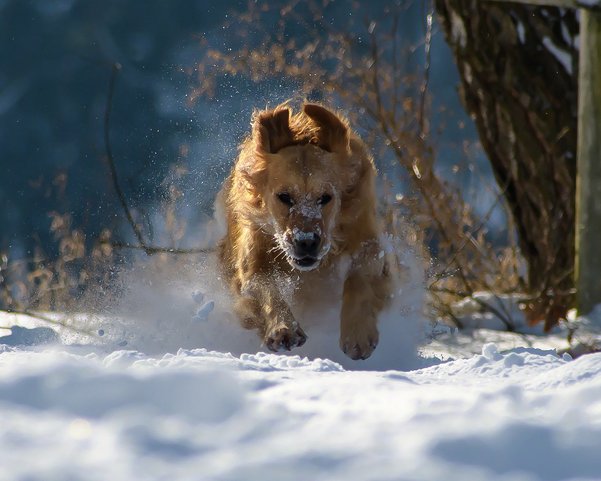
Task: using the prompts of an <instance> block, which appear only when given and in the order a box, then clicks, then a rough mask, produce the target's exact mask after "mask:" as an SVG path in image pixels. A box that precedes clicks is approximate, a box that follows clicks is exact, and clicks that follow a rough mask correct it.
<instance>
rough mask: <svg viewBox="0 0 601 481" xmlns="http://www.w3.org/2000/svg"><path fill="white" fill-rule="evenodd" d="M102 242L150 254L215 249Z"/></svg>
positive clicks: (118, 247) (204, 251)
mask: <svg viewBox="0 0 601 481" xmlns="http://www.w3.org/2000/svg"><path fill="white" fill-rule="evenodd" d="M101 243H102V244H108V245H110V246H111V247H114V248H115V249H133V250H142V251H144V252H146V254H148V255H152V254H206V253H208V252H212V251H213V249H211V248H209V247H207V248H202V247H192V248H190V249H181V248H178V247H160V246H149V245H146V244H145V245H139V244H129V243H127V242H110V241H103V242H101Z"/></svg>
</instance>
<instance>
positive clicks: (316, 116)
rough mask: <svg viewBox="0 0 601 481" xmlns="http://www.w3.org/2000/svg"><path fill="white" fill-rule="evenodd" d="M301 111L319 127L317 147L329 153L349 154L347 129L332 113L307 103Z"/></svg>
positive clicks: (344, 123) (343, 122) (341, 120)
mask: <svg viewBox="0 0 601 481" xmlns="http://www.w3.org/2000/svg"><path fill="white" fill-rule="evenodd" d="M303 111H304V112H305V114H306V115H307V116H308V117H310V118H311V119H312V120H313V122H315V123H316V124H317V126H318V127H319V132H318V134H317V138H318V142H319V146H320V147H322V148H323V149H325V150H327V151H329V152H344V153H348V152H349V139H350V136H349V128H348V125H347V124H346V122H345V121H344V120H343V119H341V118H340V117H339V116H338V115H336V114H335V113H334V112H332V111H330V110H328V109H326V108H325V107H322V106H321V105H318V104H310V103H307V104H305V105H304V106H303Z"/></svg>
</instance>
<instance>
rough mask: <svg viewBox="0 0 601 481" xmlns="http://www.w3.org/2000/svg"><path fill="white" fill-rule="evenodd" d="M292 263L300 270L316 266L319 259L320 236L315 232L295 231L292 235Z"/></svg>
mask: <svg viewBox="0 0 601 481" xmlns="http://www.w3.org/2000/svg"><path fill="white" fill-rule="evenodd" d="M291 244H292V259H291V260H292V263H293V265H294V266H295V267H298V268H299V269H302V270H310V269H312V268H314V267H317V265H318V264H319V261H320V255H319V254H320V248H321V237H320V236H319V235H318V234H316V233H315V232H295V233H294V235H293V237H292V242H291Z"/></svg>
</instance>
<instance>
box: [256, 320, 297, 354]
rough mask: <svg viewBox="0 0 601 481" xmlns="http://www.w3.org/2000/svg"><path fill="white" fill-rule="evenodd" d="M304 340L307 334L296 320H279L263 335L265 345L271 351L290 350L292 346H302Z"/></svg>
mask: <svg viewBox="0 0 601 481" xmlns="http://www.w3.org/2000/svg"><path fill="white" fill-rule="evenodd" d="M306 340H307V335H306V334H305V332H304V331H303V330H302V329H301V327H300V326H299V325H298V324H297V323H296V322H295V323H292V324H287V323H284V322H280V323H279V324H276V325H275V326H274V327H273V328H272V329H271V330H269V331H268V332H267V334H266V335H265V345H266V346H267V349H269V350H270V351H273V352H278V351H283V350H286V351H290V350H291V349H292V348H294V347H300V346H302V345H303V344H304V343H305V342H306Z"/></svg>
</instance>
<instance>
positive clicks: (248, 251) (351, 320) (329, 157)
mask: <svg viewBox="0 0 601 481" xmlns="http://www.w3.org/2000/svg"><path fill="white" fill-rule="evenodd" d="M375 175H376V170H375V168H374V165H373V161H372V159H371V157H370V156H369V154H368V152H367V149H366V147H365V145H364V143H363V142H362V141H361V139H360V138H359V137H358V136H357V135H356V134H355V133H354V132H353V131H352V130H351V129H350V128H349V124H348V121H347V120H346V119H345V118H344V117H342V116H341V115H339V114H336V113H334V112H332V111H330V110H328V109H326V108H325V107H322V106H320V105H317V104H312V103H306V104H304V105H303V109H302V111H301V112H297V113H295V114H293V113H292V111H291V109H290V108H289V107H288V106H286V105H283V106H279V107H277V108H275V109H273V110H264V111H261V112H257V113H255V115H254V117H253V120H252V132H251V135H250V136H249V137H248V138H247V139H246V140H245V141H244V142H243V143H242V145H241V148H240V154H239V156H238V159H237V161H236V163H235V165H234V168H233V169H232V172H231V174H230V175H229V177H228V178H227V180H226V181H225V184H224V186H223V189H222V191H221V192H220V194H219V198H220V200H221V202H222V203H223V204H224V207H225V213H226V221H227V233H226V236H225V238H224V239H223V240H222V241H221V244H220V253H219V255H220V261H221V264H222V266H223V269H224V272H225V276H226V279H227V280H228V282H229V283H230V286H231V289H232V291H233V293H234V295H235V310H236V313H237V315H238V316H239V317H240V320H241V322H242V324H243V326H244V327H246V328H249V329H257V330H258V333H259V335H260V336H261V338H262V340H263V342H264V343H265V345H266V346H267V347H268V348H269V349H271V350H273V351H278V350H282V349H287V350H290V349H291V348H293V347H296V346H301V345H302V344H304V342H305V340H306V335H305V333H304V331H303V329H302V327H301V326H300V325H299V323H298V322H297V320H296V319H295V318H294V316H293V314H292V309H291V304H292V303H293V302H297V303H303V302H306V301H304V300H303V297H302V292H303V289H302V287H303V285H310V284H313V285H317V284H319V285H320V286H322V287H321V288H320V289H321V290H322V291H323V290H328V291H330V292H325V293H323V294H325V295H333V294H335V293H336V292H339V293H341V297H342V299H341V301H342V308H341V311H340V347H341V349H342V350H343V351H344V352H345V353H346V354H347V355H348V356H349V357H351V358H352V359H365V358H367V357H369V356H370V355H371V353H372V352H373V350H374V349H375V347H376V345H377V343H378V328H377V316H378V314H379V312H380V311H381V310H382V309H383V308H384V307H385V305H386V303H387V301H388V299H389V298H390V297H391V289H392V282H391V275H390V266H389V262H388V260H387V257H386V256H384V255H383V249H382V247H381V245H380V236H381V225H380V220H379V219H378V216H377V212H376V197H375V186H374V184H375ZM218 200H219V199H218ZM342 259H348V263H350V265H349V267H348V269H347V272H345V273H344V276H343V278H342V279H339V280H336V279H335V277H336V276H333V275H332V272H333V271H334V270H335V269H336V266H337V265H338V264H340V263H341V262H342ZM282 279H284V280H289V281H290V282H292V284H293V285H294V288H293V289H287V288H286V287H285V286H288V285H290V282H288V283H285V282H284V283H282ZM332 283H338V284H339V285H332Z"/></svg>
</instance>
